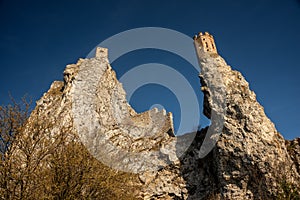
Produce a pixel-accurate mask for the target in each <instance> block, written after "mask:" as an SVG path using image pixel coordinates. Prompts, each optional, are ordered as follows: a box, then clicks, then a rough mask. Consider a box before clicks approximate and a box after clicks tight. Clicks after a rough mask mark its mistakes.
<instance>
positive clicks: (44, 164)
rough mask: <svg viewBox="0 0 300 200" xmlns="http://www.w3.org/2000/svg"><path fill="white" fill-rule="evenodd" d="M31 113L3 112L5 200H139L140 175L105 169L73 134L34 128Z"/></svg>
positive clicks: (0, 138) (0, 171) (0, 178)
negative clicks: (136, 184)
mask: <svg viewBox="0 0 300 200" xmlns="http://www.w3.org/2000/svg"><path fill="white" fill-rule="evenodd" d="M29 108H30V102H28V101H26V100H25V99H23V101H22V103H16V102H15V101H13V103H12V104H11V105H8V106H1V107H0V128H1V133H0V134H1V135H0V151H1V152H0V154H1V160H0V199H5V200H7V199H135V194H134V191H135V189H136V188H135V186H134V183H135V181H136V176H135V175H132V174H128V173H123V172H117V171H115V170H112V169H110V168H109V167H107V166H105V165H103V164H102V163H100V162H99V161H98V160H96V159H95V158H93V156H92V155H90V153H89V152H88V151H87V150H86V148H85V147H84V146H83V145H82V144H81V143H80V140H79V139H78V136H76V135H75V134H73V133H69V132H67V131H66V130H61V131H60V132H59V133H58V134H53V133H52V131H51V130H52V128H53V127H52V126H53V124H50V123H48V122H47V121H45V120H42V119H39V118H38V117H36V118H34V119H32V118H33V117H31V121H30V123H29V121H28V120H27V119H28V114H29Z"/></svg>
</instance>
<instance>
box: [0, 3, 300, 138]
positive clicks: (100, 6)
mask: <svg viewBox="0 0 300 200" xmlns="http://www.w3.org/2000/svg"><path fill="white" fill-rule="evenodd" d="M0 19H1V20H0V30H1V31H0V66H1V78H0V97H1V98H0V104H6V103H8V102H9V98H8V92H10V93H11V94H12V95H13V97H15V98H16V99H18V98H20V97H21V96H23V95H24V94H25V93H27V94H29V95H31V96H32V97H33V98H34V100H37V99H39V98H40V97H41V95H42V94H43V93H44V92H46V91H47V90H48V88H49V86H50V84H51V83H52V82H53V81H54V80H60V79H62V72H63V70H64V68H65V65H66V64H70V63H74V62H76V60H77V59H78V58H79V57H85V56H86V55H87V54H88V53H89V52H90V50H92V49H93V48H94V47H95V46H96V45H97V44H98V43H100V42H101V41H103V40H105V39H106V38H108V37H110V36H112V35H114V34H117V33H119V32H121V31H125V30H128V29H132V28H138V27H148V26H153V27H165V28H170V29H174V30H176V31H179V32H182V33H184V34H187V35H189V36H191V37H192V36H193V35H194V34H196V33H197V32H199V31H209V32H211V33H212V34H213V35H214V37H215V40H216V44H217V48H218V51H219V53H220V54H221V55H222V56H223V57H224V58H225V60H226V61H227V63H228V64H229V65H231V66H232V67H233V68H234V69H237V70H239V71H241V72H242V73H243V75H244V76H245V78H246V79H247V80H248V81H249V82H250V87H251V89H252V90H254V91H255V92H256V94H257V98H258V100H259V102H260V103H261V104H262V105H263V106H264V107H265V111H266V113H267V115H268V116H269V117H270V118H271V120H272V121H273V122H274V123H275V125H276V127H277V129H278V130H279V131H280V132H281V133H282V134H283V135H284V137H285V138H287V139H292V138H294V137H299V136H300V132H299V125H298V124H299V111H300V105H299V102H300V89H299V85H300V79H299V77H300V64H299V63H300V61H299V57H300V48H299V45H300V36H299V35H300V2H299V1H297V0H281V1H279V0H254V1H253V0H252V1H240V0H226V1H217V0H210V1H202V0H198V1H157V0H151V1H138V0H136V1H133V0H127V1H116V0H115V1H100V0H97V1H96V0H89V1H83V0H80V1H79V0H65V1H55V0H51V1H50V0H44V1H42V0H38V1H31V0H28V1H21V0H20V1H17V0H0ZM139 54H140V52H136V55H135V56H133V55H131V54H130V55H128V56H129V57H127V58H126V56H125V57H124V58H120V59H119V60H118V61H116V63H115V66H114V63H113V67H114V68H116V69H119V70H120V71H122V67H121V66H122V64H123V66H124V67H129V65H130V63H131V62H137V61H136V60H138V61H139V62H140V63H139V64H141V63H142V62H144V61H145V60H147V58H145V56H146V54H143V55H141V57H140V60H139ZM151 55H157V56H156V59H154V61H155V62H160V61H159V58H162V59H163V57H164V55H165V52H159V51H157V52H154V53H152V54H151ZM143 56H144V58H142V57H143ZM166 56H167V55H166ZM170 59H172V56H171V57H170ZM175 59H176V58H174V60H175ZM122 61H123V63H122ZM151 62H153V60H151ZM180 62H183V61H178V63H180ZM117 73H121V72H118V70H117ZM195 77H196V78H197V74H195ZM147 87H152V89H155V88H156V87H157V86H155V85H154V86H147ZM196 87H197V86H196ZM145 89H147V88H145ZM148 89H149V88H148ZM150 89H151V88H150ZM156 89H157V88H156ZM166 93H167V92H166ZM138 95H139V93H138V92H137V94H136V96H138ZM168 95H169V96H172V94H168ZM153 96H154V97H155V95H153ZM158 96H159V95H158ZM175 118H176V116H175Z"/></svg>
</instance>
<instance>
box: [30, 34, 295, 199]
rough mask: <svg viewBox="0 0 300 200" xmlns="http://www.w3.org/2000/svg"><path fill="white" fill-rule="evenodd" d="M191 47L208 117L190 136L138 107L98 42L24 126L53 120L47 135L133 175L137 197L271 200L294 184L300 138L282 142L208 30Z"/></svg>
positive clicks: (167, 119) (57, 83)
mask: <svg viewBox="0 0 300 200" xmlns="http://www.w3.org/2000/svg"><path fill="white" fill-rule="evenodd" d="M203 39H205V40H204V41H202V40H203ZM200 41H201V42H200ZM207 42H208V44H207V45H206V43H207ZM195 47H196V52H197V54H198V58H199V65H200V68H201V73H200V75H199V77H200V82H201V90H202V92H203V93H204V105H203V106H204V114H205V115H206V116H207V117H208V118H209V119H210V120H211V125H210V126H209V127H206V128H204V129H202V130H200V131H198V132H197V133H190V134H186V135H183V136H179V137H175V136H174V131H173V121H172V115H171V113H166V112H165V111H158V110H157V109H153V110H150V111H147V112H144V113H136V112H135V111H134V109H132V108H131V106H130V105H129V104H128V102H127V101H126V93H125V91H124V89H123V87H122V84H121V83H120V82H119V81H118V80H117V78H116V75H115V72H114V71H113V69H112V68H111V66H110V64H109V61H108V51H107V49H104V48H98V49H97V50H96V55H95V57H94V58H90V59H79V61H78V62H77V63H76V64H71V65H68V66H67V67H66V69H65V71H64V81H55V82H54V83H53V84H52V85H51V88H50V89H49V91H48V92H47V93H45V94H44V96H43V97H42V98H41V99H40V100H39V101H38V102H37V106H36V108H35V110H34V111H33V112H32V114H31V117H30V119H29V123H28V124H27V126H28V127H27V129H28V130H30V124H31V123H34V122H35V121H36V120H43V121H47V122H49V123H50V124H51V125H52V126H51V130H48V132H49V137H53V136H55V134H56V133H59V132H60V131H61V130H64V131H67V132H72V133H74V134H76V135H78V136H79V138H80V141H78V142H82V143H83V144H84V145H85V146H86V148H87V149H88V150H89V151H90V153H91V154H92V155H93V156H94V157H96V158H97V159H98V160H99V161H100V162H103V163H105V164H106V165H109V166H111V167H112V168H115V169H118V170H123V171H127V172H133V173H138V174H139V179H140V182H139V183H136V184H137V185H139V186H141V189H140V190H139V191H137V194H138V196H139V197H140V198H141V199H197V200H198V199H274V198H276V195H278V194H279V193H280V192H281V191H282V184H281V183H282V181H283V180H284V181H285V182H288V183H289V184H293V185H295V186H299V181H300V177H299V155H300V154H299V140H294V141H289V142H286V141H285V140H284V138H283V137H282V136H281V135H280V133H278V132H277V130H276V128H275V126H274V124H273V123H272V122H271V121H270V120H269V118H268V117H267V116H266V115H265V113H264V109H263V107H262V106H261V105H260V104H259V103H258V102H257V100H256V96H255V93H254V92H253V91H251V90H250V89H249V84H248V82H247V81H246V80H245V79H244V77H243V76H242V75H241V73H240V72H238V71H234V70H232V69H231V67H230V66H229V65H227V64H226V62H225V60H224V59H223V58H222V57H221V56H220V55H218V53H217V49H216V45H215V43H214V40H213V37H212V36H211V35H209V34H208V33H204V34H202V35H200V34H199V35H198V36H197V37H196V38H195ZM195 76H197V74H195ZM285 142H286V143H287V145H286V144H285ZM190 144H191V145H190Z"/></svg>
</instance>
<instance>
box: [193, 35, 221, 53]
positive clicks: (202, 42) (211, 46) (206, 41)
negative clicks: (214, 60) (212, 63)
mask: <svg viewBox="0 0 300 200" xmlns="http://www.w3.org/2000/svg"><path fill="white" fill-rule="evenodd" d="M194 43H195V46H196V49H197V52H198V53H210V54H218V52H217V48H216V45H215V41H214V37H213V36H212V35H211V34H209V33H208V32H205V33H204V34H203V33H202V32H200V33H199V34H198V35H195V36H194Z"/></svg>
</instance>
